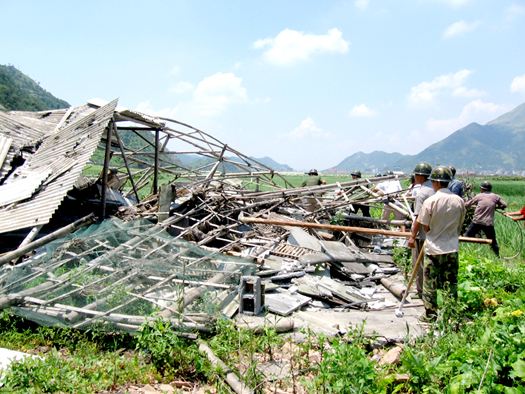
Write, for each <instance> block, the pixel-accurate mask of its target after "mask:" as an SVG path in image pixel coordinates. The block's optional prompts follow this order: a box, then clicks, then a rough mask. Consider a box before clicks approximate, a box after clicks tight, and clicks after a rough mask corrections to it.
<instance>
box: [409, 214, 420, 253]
mask: <svg viewBox="0 0 525 394" xmlns="http://www.w3.org/2000/svg"><path fill="white" fill-rule="evenodd" d="M419 227H420V225H419V222H418V221H417V216H416V217H414V222H413V223H412V229H411V230H410V233H411V234H410V238H409V239H408V247H409V248H415V247H416V237H417V234H418V233H419Z"/></svg>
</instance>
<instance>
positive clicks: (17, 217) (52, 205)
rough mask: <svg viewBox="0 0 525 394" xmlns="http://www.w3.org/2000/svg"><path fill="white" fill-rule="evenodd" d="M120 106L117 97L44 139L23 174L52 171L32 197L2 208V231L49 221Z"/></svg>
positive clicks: (0, 224)
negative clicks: (116, 108) (117, 106)
mask: <svg viewBox="0 0 525 394" xmlns="http://www.w3.org/2000/svg"><path fill="white" fill-rule="evenodd" d="M116 105H117V100H114V101H112V102H111V103H109V104H107V105H105V106H103V107H101V108H99V109H97V110H95V111H94V112H93V113H91V114H88V115H85V116H82V117H81V118H80V119H78V120H77V121H74V122H73V123H70V124H68V125H67V126H65V127H62V128H60V129H58V130H57V131H56V132H54V133H52V134H50V135H48V136H46V138H44V142H43V143H42V145H41V146H40V147H39V148H38V150H37V152H35V154H34V155H33V156H32V157H31V159H30V162H29V164H28V165H27V166H25V167H24V168H23V169H21V171H20V174H21V175H23V174H28V173H31V172H41V171H45V170H51V172H52V174H51V176H50V178H48V179H47V180H46V181H45V182H44V184H43V186H42V187H41V188H40V190H39V191H38V192H37V193H36V194H35V195H34V196H33V197H32V198H31V199H30V200H28V201H24V202H20V203H16V204H13V205H10V206H9V207H7V208H4V209H0V233H5V232H8V231H13V230H17V229H21V228H26V227H32V226H36V225H40V224H46V223H48V222H49V220H50V219H51V217H52V216H53V213H54V212H55V211H56V209H57V208H58V206H59V205H60V203H61V201H62V200H63V198H64V197H65V195H66V194H67V192H68V191H69V190H70V189H71V188H72V187H73V185H74V183H75V181H76V179H77V178H78V177H79V175H80V174H81V172H82V169H83V167H84V166H85V164H86V163H87V161H88V160H89V158H90V157H91V156H92V154H93V152H94V151H95V149H96V147H97V145H98V143H99V141H100V139H101V136H102V134H103V132H104V130H105V128H106V127H107V125H108V123H109V121H110V119H111V118H112V116H113V111H114V110H115V107H116ZM80 111H85V106H84V107H83V108H81V109H80ZM73 112H75V111H73Z"/></svg>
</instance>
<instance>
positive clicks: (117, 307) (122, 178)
mask: <svg viewBox="0 0 525 394" xmlns="http://www.w3.org/2000/svg"><path fill="white" fill-rule="evenodd" d="M130 134H133V135H136V136H138V137H139V138H140V140H141V141H143V145H142V146H136V144H135V145H133V144H130V143H129V141H130V139H129V138H128V137H127V136H129V135H130ZM97 146H99V148H100V149H99V151H97V152H103V153H104V154H103V155H102V154H99V158H100V160H101V166H102V170H101V171H98V173H97V174H96V175H95V177H94V178H93V179H91V180H90V179H85V178H84V176H83V175H82V173H83V171H84V175H85V174H86V166H89V160H90V158H93V157H96V156H97V153H95V151H96V149H97ZM94 154H95V156H93V155H94ZM92 160H93V159H92ZM395 178H397V176H394V175H389V176H381V177H376V178H370V179H356V180H352V181H348V182H345V183H337V184H330V185H319V186H311V187H292V185H291V184H290V183H289V182H288V181H287V179H286V178H285V177H282V176H281V175H280V174H278V173H276V172H275V171H273V170H272V169H271V168H268V167H266V166H265V165H263V164H262V163H259V162H257V161H256V160H254V159H252V158H250V157H247V156H245V155H243V154H241V153H240V152H237V151H236V150H234V149H232V148H231V147H229V146H228V145H226V144H223V143H221V142H220V141H218V140H217V139H215V138H213V137H212V136H210V135H209V134H206V133H204V132H203V131H200V130H198V129H196V128H194V127H191V126H189V125H186V124H183V123H180V122H177V121H175V120H171V119H161V118H156V117H153V116H149V115H145V114H141V113H137V112H133V111H129V110H127V109H121V108H117V103H116V101H113V102H111V103H107V104H105V103H104V104H101V103H88V104H86V105H84V106H80V107H76V108H70V109H68V110H63V111H60V110H59V111H47V112H40V113H27V112H22V113H21V112H7V113H2V112H0V190H1V192H0V244H2V245H4V249H3V250H2V251H3V252H5V253H4V254H2V255H0V264H1V265H2V266H1V268H0V308H5V307H8V306H9V307H11V308H13V310H14V311H15V313H17V314H19V315H21V316H24V317H27V318H30V319H32V320H35V321H38V322H39V323H42V324H64V325H68V326H73V327H87V326H90V325H93V324H97V325H100V326H103V327H106V328H109V329H122V330H129V331H134V330H137V329H138V328H139V327H140V325H141V324H143V323H144V322H147V321H149V320H151V319H155V318H158V317H162V318H165V319H170V320H171V321H172V322H173V325H174V327H175V328H176V329H178V330H180V332H181V335H187V336H191V335H192V334H191V332H192V331H194V330H204V331H205V330H209V329H210V324H209V323H210V322H213V320H214V319H216V318H218V317H220V316H227V317H229V318H236V319H238V320H239V324H247V325H249V326H250V325H253V324H256V323H257V319H263V320H264V319H266V320H268V319H271V318H270V317H269V316H274V315H275V316H287V317H291V318H292V319H293V320H282V319H281V322H283V321H286V322H287V324H284V325H285V326H287V328H289V329H291V328H294V327H295V328H297V327H301V326H309V327H314V329H317V330H318V331H322V332H326V333H330V334H335V333H337V332H341V331H344V329H345V327H347V326H348V325H352V324H359V323H360V322H362V321H363V320H366V321H367V325H368V326H369V328H370V330H371V331H375V332H378V333H379V334H381V335H386V336H389V337H394V338H396V339H399V338H403V337H405V335H407V333H408V332H407V331H410V332H409V333H410V334H411V335H414V334H416V335H417V334H418V333H419V332H420V329H419V328H418V326H417V324H416V319H415V318H414V316H416V315H417V313H416V312H415V309H416V308H415V309H414V313H407V315H406V316H405V318H403V319H397V320H396V318H395V317H394V308H395V307H396V306H397V303H398V302H399V301H398V300H399V298H400V297H401V296H402V294H403V291H404V290H405V288H404V285H403V279H404V278H403V275H402V274H401V273H400V272H399V269H398V268H397V267H396V266H395V264H394V263H393V261H392V250H393V248H394V247H395V246H396V245H404V243H405V239H406V237H407V233H406V232H403V231H399V230H397V229H393V226H394V227H403V226H406V225H408V224H409V223H410V222H409V220H410V217H411V210H410V205H409V203H408V202H407V199H406V194H407V193H406V191H405V190H401V191H399V192H395V193H392V194H389V195H381V194H379V193H377V192H376V191H374V185H376V184H377V183H379V182H385V181H390V180H393V179H395ZM143 196H145V197H143ZM353 204H360V205H363V204H364V205H369V206H377V207H379V208H381V207H383V205H385V204H386V205H388V206H389V207H390V208H391V209H393V210H395V211H397V212H398V213H399V214H401V215H403V217H404V218H405V219H403V220H397V221H382V220H378V219H373V218H367V217H362V216H358V215H355V214H354V213H353ZM95 216H97V217H98V220H97V223H94V224H93V221H95ZM335 223H337V224H335ZM88 224H90V226H89V227H86V226H87V225H88ZM80 227H83V228H81V229H80V230H78V228H80ZM75 230H77V231H76V232H73V231H75ZM6 245H9V247H5V246H6ZM413 305H415V306H418V305H420V303H419V304H418V303H414V304H413ZM261 316H265V317H261ZM273 319H274V321H276V320H279V318H276V317H273ZM409 325H410V326H411V329H408V326H409ZM385 333H386V334H385Z"/></svg>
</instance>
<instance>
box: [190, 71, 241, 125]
mask: <svg viewBox="0 0 525 394" xmlns="http://www.w3.org/2000/svg"><path fill="white" fill-rule="evenodd" d="M247 99H248V95H247V93H246V88H245V87H244V86H243V85H242V79H241V78H239V77H237V76H236V75H235V74H233V73H220V72H219V73H216V74H213V75H210V76H209V77H206V78H204V79H203V80H202V81H200V82H199V83H198V84H197V87H196V88H195V90H194V92H193V104H194V105H195V106H196V107H197V110H198V112H199V114H200V115H202V116H216V115H220V114H221V113H223V112H224V111H225V110H226V109H227V108H228V107H229V106H230V105H231V104H234V103H242V102H245V101H246V100H247Z"/></svg>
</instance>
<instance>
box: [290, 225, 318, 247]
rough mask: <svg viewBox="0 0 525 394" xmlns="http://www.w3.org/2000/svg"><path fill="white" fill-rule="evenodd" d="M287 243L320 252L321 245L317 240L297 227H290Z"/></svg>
mask: <svg viewBox="0 0 525 394" xmlns="http://www.w3.org/2000/svg"><path fill="white" fill-rule="evenodd" d="M288 243H290V244H292V245H297V246H301V247H303V248H308V249H311V250H315V251H318V252H321V250H322V248H321V244H320V242H319V240H318V239H317V238H315V237H314V236H313V235H310V234H308V233H307V232H306V231H305V230H303V229H302V228H299V227H291V228H290V235H289V236H288Z"/></svg>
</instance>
